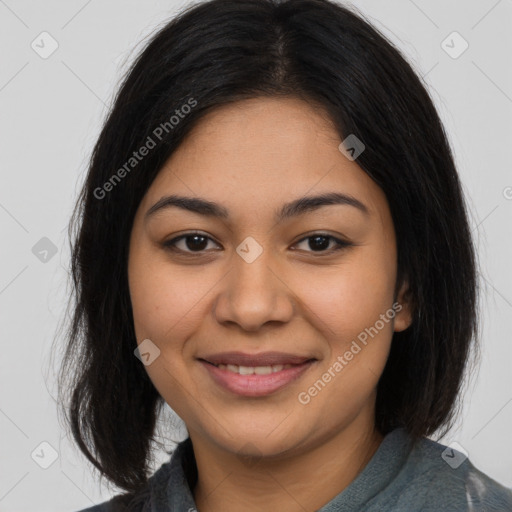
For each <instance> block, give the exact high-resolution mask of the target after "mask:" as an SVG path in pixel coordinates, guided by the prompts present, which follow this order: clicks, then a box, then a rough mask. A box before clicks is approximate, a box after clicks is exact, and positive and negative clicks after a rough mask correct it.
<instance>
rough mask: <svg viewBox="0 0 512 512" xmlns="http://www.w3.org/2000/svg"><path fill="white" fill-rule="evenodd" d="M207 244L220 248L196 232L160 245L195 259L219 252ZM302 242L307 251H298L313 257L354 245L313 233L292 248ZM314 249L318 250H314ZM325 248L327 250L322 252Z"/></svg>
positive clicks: (209, 238)
mask: <svg viewBox="0 0 512 512" xmlns="http://www.w3.org/2000/svg"><path fill="white" fill-rule="evenodd" d="M180 242H182V244H181V245H182V247H181V248H180V247H178V245H177V244H178V243H180ZM209 242H213V244H214V245H216V246H217V247H220V246H219V245H218V244H217V242H215V240H213V239H212V238H211V237H209V236H207V235H204V234H202V233H197V232H190V233H185V234H183V235H180V236H178V237H176V238H173V239H171V240H168V241H166V242H164V243H163V244H162V245H163V247H164V248H165V249H168V250H169V251H171V252H173V253H177V254H181V255H185V256H190V257H197V256H203V255H205V254H207V253H211V252H214V251H215V252H216V251H217V250H219V249H215V250H214V251H212V250H206V248H207V247H208V244H209ZM304 242H306V246H307V247H308V248H309V250H307V249H300V250H301V251H304V252H306V253H311V254H312V255H313V256H315V257H317V256H326V255H331V254H333V253H335V252H337V251H340V250H342V249H345V248H347V247H351V246H353V245H354V244H352V243H351V242H347V241H345V240H342V239H340V238H337V237H335V236H332V235H329V234H327V233H313V234H311V235H308V236H306V237H304V238H302V239H301V240H299V241H298V242H296V243H295V244H294V246H293V247H296V246H297V245H300V244H303V243H304ZM332 243H333V244H334V246H332V247H331V244H332ZM315 247H316V248H317V249H318V250H315ZM329 247H330V248H329ZM325 248H327V250H324V249H325ZM293 250H296V249H293Z"/></svg>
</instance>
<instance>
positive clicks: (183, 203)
mask: <svg viewBox="0 0 512 512" xmlns="http://www.w3.org/2000/svg"><path fill="white" fill-rule="evenodd" d="M329 205H347V206H353V207H354V208H357V209H358V210H359V211H361V212H362V213H364V214H365V215H370V212H369V209H368V208H367V207H366V206H365V205H364V204H363V203H362V202H361V201H359V200H358V199H356V198H355V197H353V196H350V195H348V194H341V193H339V192H329V193H325V194H320V195H316V196H306V197H301V198H299V199H296V200H294V201H291V202H290V203H286V204H284V205H283V206H282V207H281V209H280V210H278V211H276V212H275V219H276V222H281V221H283V220H285V219H289V218H292V217H297V216H299V215H302V214H304V213H307V212H311V211H314V210H317V209H319V208H321V207H323V206H329ZM173 207H176V208H181V209H182V210H186V211H189V212H193V213H197V214H199V215H204V216H206V217H215V218H219V219H228V218H229V210H227V209H226V208H225V207H224V206H222V205H220V204H218V203H214V202H212V201H208V200H206V199H202V198H199V197H186V196H179V195H174V194H173V195H170V196H165V197H162V198H161V199H160V200H159V201H157V202H156V203H155V204H154V205H153V206H152V207H151V208H149V210H148V211H147V212H146V215H145V219H146V220H147V219H148V218H149V217H151V216H153V215H154V214H156V213H157V212H161V211H163V210H166V209H168V208H173Z"/></svg>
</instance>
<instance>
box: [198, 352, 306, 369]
mask: <svg viewBox="0 0 512 512" xmlns="http://www.w3.org/2000/svg"><path fill="white" fill-rule="evenodd" d="M198 359H200V360H204V361H206V362H208V363H212V364H215V365H218V364H236V365H237V366H272V365H275V364H297V365H299V364H302V363H305V362H306V361H308V360H311V359H314V358H312V357H305V356H298V355H295V354H287V353H285V352H261V353H260V354H247V353H245V352H222V353H219V354H210V355H206V356H201V357H199V358H198Z"/></svg>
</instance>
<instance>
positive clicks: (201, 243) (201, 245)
mask: <svg viewBox="0 0 512 512" xmlns="http://www.w3.org/2000/svg"><path fill="white" fill-rule="evenodd" d="M209 241H211V242H213V240H212V239H211V238H210V237H208V236H206V235H203V234H201V233H185V234H184V235H180V236H178V237H176V238H173V239H172V240H168V241H167V242H164V244H163V245H164V247H167V248H169V249H170V250H172V251H175V252H184V253H190V254H193V253H201V252H204V250H205V248H206V247H207V246H208V242H209ZM178 243H181V247H178Z"/></svg>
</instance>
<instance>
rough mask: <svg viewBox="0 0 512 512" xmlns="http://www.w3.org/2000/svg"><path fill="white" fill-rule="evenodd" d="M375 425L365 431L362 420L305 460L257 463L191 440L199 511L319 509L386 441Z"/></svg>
mask: <svg viewBox="0 0 512 512" xmlns="http://www.w3.org/2000/svg"><path fill="white" fill-rule="evenodd" d="M366 419H367V418H366ZM372 419H373V418H372ZM373 425H374V424H373V421H372V423H371V424H370V425H369V426H368V424H367V425H366V427H365V424H364V422H362V421H358V420H356V421H354V422H353V423H351V424H350V425H349V426H348V427H347V428H345V429H343V430H342V431H341V432H338V433H336V435H334V436H331V437H329V438H328V439H320V440H319V441H318V442H317V444H316V445H315V446H311V447H309V448H308V449H307V450H304V451H301V453H300V454H299V455H293V456H288V457H280V458H275V457H274V458H272V459H271V460H270V459H269V458H265V457H264V458H262V459H260V460H257V461H253V462H252V463H250V462H245V463H244V462H243V461H241V460H240V458H239V457H237V456H236V455H235V454H232V453H231V452H226V451H225V450H221V449H219V448H218V446H217V447H215V448H213V447H212V446H211V444H209V443H208V444H207V443H205V441H204V438H203V439H201V438H196V436H195V435H194V437H192V435H191V439H192V443H193V446H194V452H195V457H196V464H197V469H198V480H197V484H196V486H195V488H194V491H193V494H194V500H195V503H196V507H197V509H198V511H199V512H221V511H222V512H235V511H236V512H239V511H240V510H244V511H246V512H253V511H254V512H256V511H261V510H279V511H280V512H304V511H305V510H318V509H319V508H321V507H322V506H323V505H325V504H326V503H328V502H329V501H331V500H332V499H333V498H334V497H335V496H337V495H338V494H339V493H340V492H342V491H343V490H344V489H345V488H346V487H347V486H348V485H349V484H350V483H351V482H352V481H353V480H354V479H355V478H356V477H357V475H358V474H359V473H360V472H361V471H362V470H363V469H364V467H365V466H366V465H367V464H368V462H369V461H370V459H371V458H372V457H373V455H374V454H375V452H376V451H377V449H378V447H379V446H380V443H381V442H382V439H383V436H382V434H380V433H379V432H378V431H377V430H376V429H375V428H374V426H373Z"/></svg>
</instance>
